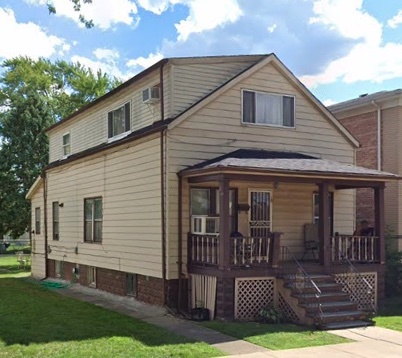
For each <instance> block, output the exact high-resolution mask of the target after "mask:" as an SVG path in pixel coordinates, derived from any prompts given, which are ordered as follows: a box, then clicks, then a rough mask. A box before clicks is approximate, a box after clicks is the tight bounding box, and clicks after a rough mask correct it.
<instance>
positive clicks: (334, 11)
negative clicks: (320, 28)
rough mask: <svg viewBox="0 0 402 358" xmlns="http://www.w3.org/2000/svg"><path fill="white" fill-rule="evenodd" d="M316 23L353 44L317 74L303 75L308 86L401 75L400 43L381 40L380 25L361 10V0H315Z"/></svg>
mask: <svg viewBox="0 0 402 358" xmlns="http://www.w3.org/2000/svg"><path fill="white" fill-rule="evenodd" d="M313 9H314V12H315V15H316V16H315V17H313V18H311V20H310V21H311V23H319V24H322V25H324V26H326V27H329V28H330V29H332V30H333V31H337V32H339V33H341V34H342V36H343V37H345V38H347V39H353V40H356V41H357V42H356V44H355V45H354V46H353V47H352V48H351V50H350V51H349V52H348V53H347V54H346V55H345V56H342V57H339V58H337V59H335V60H333V61H331V62H330V63H329V64H328V66H326V68H325V69H324V70H323V71H322V72H321V73H319V74H316V75H308V76H302V77H301V80H302V81H303V82H304V83H305V84H306V85H307V86H308V87H310V88H314V87H316V86H318V85H320V84H329V83H333V82H335V81H338V80H341V81H343V82H344V83H355V82H358V81H371V82H375V83H380V82H382V81H385V80H387V79H391V78H395V77H402V44H399V43H391V42H388V43H385V44H383V43H382V25H381V23H380V22H379V21H378V20H377V19H375V18H374V17H373V16H371V15H370V14H368V13H367V12H365V11H364V10H363V9H362V0H318V1H315V3H314V8H313Z"/></svg>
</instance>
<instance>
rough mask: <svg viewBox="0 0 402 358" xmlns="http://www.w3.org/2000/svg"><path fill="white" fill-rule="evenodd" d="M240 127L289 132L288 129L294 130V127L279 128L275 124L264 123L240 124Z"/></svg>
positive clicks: (279, 126)
mask: <svg viewBox="0 0 402 358" xmlns="http://www.w3.org/2000/svg"><path fill="white" fill-rule="evenodd" d="M241 125H242V126H243V127H266V128H275V129H285V130H289V129H292V130H294V129H296V126H292V127H287V126H281V125H277V124H265V123H246V122H241Z"/></svg>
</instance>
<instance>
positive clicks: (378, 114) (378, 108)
mask: <svg viewBox="0 0 402 358" xmlns="http://www.w3.org/2000/svg"><path fill="white" fill-rule="evenodd" d="M371 104H372V105H373V106H374V107H375V108H377V170H381V167H382V160H381V144H382V143H381V108H380V106H379V105H378V104H377V103H376V102H375V101H374V100H373V101H371Z"/></svg>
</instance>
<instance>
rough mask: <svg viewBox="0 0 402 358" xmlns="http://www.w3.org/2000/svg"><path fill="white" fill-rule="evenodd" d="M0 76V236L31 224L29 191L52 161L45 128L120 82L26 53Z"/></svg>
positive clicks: (19, 231)
mask: <svg viewBox="0 0 402 358" xmlns="http://www.w3.org/2000/svg"><path fill="white" fill-rule="evenodd" d="M2 67H3V73H2V76H1V77H0V183H1V185H0V235H1V234H5V233H11V236H13V237H18V236H20V235H21V234H22V233H23V232H24V231H25V230H26V229H27V228H28V224H29V215H30V205H29V202H28V201H27V200H26V199H25V196H26V194H27V192H28V190H29V188H30V187H31V185H32V184H33V182H34V181H35V179H36V178H37V177H38V175H40V173H41V170H42V168H43V166H45V165H46V164H47V163H48V139H47V135H46V134H45V129H46V128H47V127H48V126H50V125H51V124H53V123H55V122H56V121H58V120H60V119H61V118H64V117H66V116H68V115H69V114H71V113H72V112H74V111H75V110H77V109H78V108H80V107H81V106H83V105H84V104H86V103H88V102H89V101H92V100H94V99H95V98H97V97H99V96H101V95H103V94H105V93H106V92H108V91H109V90H111V89H112V88H114V87H115V86H116V85H117V84H118V83H119V82H118V80H116V79H111V78H109V77H108V76H107V75H106V74H104V73H102V72H100V71H99V72H97V73H96V74H94V73H93V72H92V71H91V70H89V69H86V68H84V67H83V66H82V65H80V64H78V63H77V64H71V63H67V62H64V61H58V62H56V63H51V62H50V61H48V60H45V59H39V60H37V61H34V60H31V59H29V58H26V57H20V58H15V59H12V60H7V61H5V62H4V63H3V65H2Z"/></svg>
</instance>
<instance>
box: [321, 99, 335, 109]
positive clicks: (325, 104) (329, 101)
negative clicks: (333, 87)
mask: <svg viewBox="0 0 402 358" xmlns="http://www.w3.org/2000/svg"><path fill="white" fill-rule="evenodd" d="M335 103H337V102H336V101H334V100H333V99H325V100H323V101H322V104H323V105H324V106H325V107H328V106H332V105H333V104H335Z"/></svg>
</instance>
